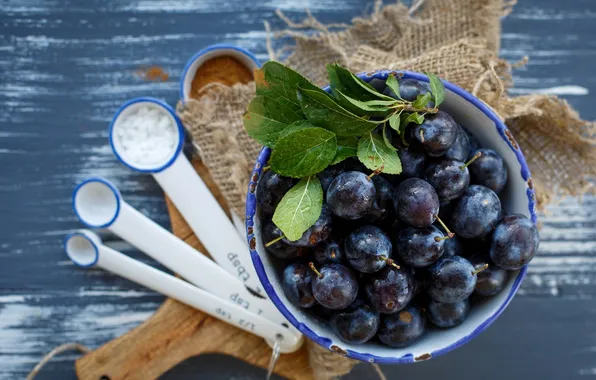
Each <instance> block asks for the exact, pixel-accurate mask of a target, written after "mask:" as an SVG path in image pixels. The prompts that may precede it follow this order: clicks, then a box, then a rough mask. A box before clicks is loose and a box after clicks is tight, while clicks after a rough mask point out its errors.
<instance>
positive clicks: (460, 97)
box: [246, 70, 536, 363]
mask: <svg viewBox="0 0 596 380" xmlns="http://www.w3.org/2000/svg"><path fill="white" fill-rule="evenodd" d="M390 73H393V74H399V75H401V74H403V77H404V78H413V79H417V80H420V81H424V82H428V77H427V76H426V75H423V74H420V73H415V72H409V71H388V70H383V71H376V72H373V73H367V74H359V75H358V76H359V77H360V78H362V79H363V80H365V81H366V82H369V83H370V84H371V85H373V86H374V87H377V88H380V87H383V86H384V82H385V79H386V78H387V75H389V74H390ZM444 84H445V101H444V103H443V104H441V109H442V110H444V111H446V112H448V113H449V114H451V116H453V118H454V119H455V120H456V121H457V122H458V123H459V124H461V125H463V126H464V127H466V128H467V129H468V130H469V131H470V132H471V133H472V135H474V137H476V138H477V139H478V141H479V142H480V144H481V146H483V147H485V148H491V149H494V150H495V151H496V152H497V153H499V154H500V155H501V157H503V159H504V160H505V162H506V163H507V168H508V174H509V182H508V184H507V187H506V188H505V189H504V190H503V192H502V193H501V194H500V198H501V199H502V200H503V204H504V207H505V209H506V210H507V211H508V212H510V213H520V214H523V215H526V216H528V217H529V218H531V219H532V221H533V222H534V223H536V212H535V194H534V189H533V186H532V179H531V177H530V171H529V169H528V165H527V164H526V160H525V158H524V155H523V153H522V151H521V150H520V148H519V145H518V144H517V142H516V141H515V139H514V138H513V136H512V134H511V132H510V131H509V130H508V129H507V127H506V126H505V124H503V122H502V121H501V119H500V118H499V116H498V115H497V114H496V113H495V112H494V111H493V110H492V109H491V108H489V107H488V106H487V105H486V104H485V103H483V102H482V101H481V100H479V99H477V98H476V97H474V96H472V95H471V94H470V93H468V92H466V91H465V90H463V89H461V88H460V87H458V86H456V85H454V84H452V83H449V82H446V81H444ZM325 91H327V92H329V91H330V90H329V87H326V88H325ZM269 155H270V149H269V148H264V149H263V150H262V151H261V153H260V155H259V157H258V159H257V162H256V164H255V167H254V171H253V173H252V176H251V182H250V184H249V189H248V195H247V203H246V218H247V220H246V225H247V238H248V242H249V246H250V248H251V249H250V253H251V258H252V260H253V264H254V266H255V268H256V271H257V274H258V276H259V279H260V280H261V283H262V284H263V288H264V289H265V291H266V292H267V295H268V296H269V298H270V299H271V301H272V302H273V303H274V304H275V306H276V307H277V308H278V309H279V311H280V312H281V313H282V314H283V315H284V316H285V317H286V318H287V319H288V321H289V322H290V323H291V324H293V325H294V326H295V327H296V328H297V329H298V330H299V331H300V332H302V333H303V334H304V335H306V336H307V337H308V338H310V339H311V340H313V341H314V342H316V343H318V344H319V345H321V346H323V347H325V348H327V349H330V350H332V351H335V352H338V353H341V354H343V355H345V356H347V357H349V358H352V359H356V360H361V361H366V362H371V363H372V362H376V363H411V362H417V361H422V360H427V359H430V358H433V357H436V356H439V355H442V354H445V353H447V352H449V351H451V350H453V349H455V348H457V347H459V346H461V345H463V344H465V343H467V342H469V341H470V340H472V339H473V338H475V337H476V336H478V334H480V333H481V332H482V331H484V330H485V329H486V328H487V327H488V326H489V325H490V324H491V323H493V322H494V321H495V320H496V319H497V318H498V317H499V315H500V314H501V313H502V312H503V311H504V310H505V308H506V307H507V305H508V304H509V302H511V300H512V298H513V296H514V295H515V293H516V292H517V290H518V288H519V286H520V284H521V282H522V280H523V278H524V276H525V274H526V269H527V268H526V267H524V268H522V269H521V270H519V271H517V272H513V273H512V274H511V275H510V276H509V280H508V282H507V284H506V285H505V287H504V289H503V290H502V291H501V292H500V293H499V294H497V295H495V296H493V297H491V298H488V299H486V300H483V301H481V302H480V303H479V304H475V306H474V307H472V311H471V313H470V315H469V316H468V318H467V319H466V321H465V322H464V323H463V324H461V325H459V326H457V327H454V328H451V329H448V330H440V331H439V330H427V332H426V333H425V334H424V335H423V336H422V338H421V339H420V340H418V341H417V342H416V343H414V344H412V345H410V346H408V347H406V348H401V349H396V348H391V347H387V346H383V345H381V344H380V343H375V342H374V341H371V342H368V343H365V344H363V345H352V344H346V343H344V342H342V341H341V340H339V339H338V338H337V337H336V336H335V334H334V333H333V331H332V330H331V329H330V328H329V327H328V326H325V325H323V324H321V323H320V322H319V321H318V320H317V319H315V317H313V316H310V315H308V311H306V312H305V310H302V309H299V308H297V307H295V306H294V305H292V304H291V303H290V302H289V301H288V300H287V299H286V297H285V295H284V292H283V290H282V287H281V282H280V274H281V270H280V268H279V267H278V266H279V263H277V262H275V261H274V260H272V259H271V258H269V256H268V254H267V253H266V252H265V249H264V247H263V241H262V239H261V234H260V230H261V221H260V220H259V217H258V213H257V202H256V188H257V182H258V178H259V176H260V174H261V170H262V168H263V167H264V166H266V165H267V161H268V159H269Z"/></svg>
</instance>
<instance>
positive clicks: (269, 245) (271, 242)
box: [265, 235, 285, 248]
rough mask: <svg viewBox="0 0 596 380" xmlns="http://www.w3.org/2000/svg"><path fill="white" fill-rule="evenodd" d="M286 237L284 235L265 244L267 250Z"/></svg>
mask: <svg viewBox="0 0 596 380" xmlns="http://www.w3.org/2000/svg"><path fill="white" fill-rule="evenodd" d="M284 237H285V236H284V235H281V236H280V237H278V238H275V239H273V240H271V241H270V242H269V243H267V244H265V248H269V247H271V246H272V245H273V244H275V243H277V242H278V241H280V240H281V239H283V238H284Z"/></svg>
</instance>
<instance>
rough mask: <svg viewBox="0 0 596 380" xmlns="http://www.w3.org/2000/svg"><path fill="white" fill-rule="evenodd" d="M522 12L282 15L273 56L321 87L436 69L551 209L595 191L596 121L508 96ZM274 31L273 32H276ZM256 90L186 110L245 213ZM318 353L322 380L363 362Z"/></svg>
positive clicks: (467, 1)
mask: <svg viewBox="0 0 596 380" xmlns="http://www.w3.org/2000/svg"><path fill="white" fill-rule="evenodd" d="M513 5H514V2H512V1H505V0H427V1H415V2H414V4H413V6H412V7H410V8H409V9H408V8H407V7H406V6H405V5H403V4H400V3H397V4H393V5H388V6H385V7H382V6H381V2H380V1H377V2H375V3H374V10H373V12H372V14H371V15H370V16H368V17H364V18H355V19H354V20H353V21H352V25H323V24H321V23H320V22H318V21H317V20H316V19H315V18H314V17H313V16H312V15H311V14H310V13H309V12H308V11H307V18H306V19H305V20H304V21H303V22H301V23H294V22H292V21H291V20H289V19H287V18H286V17H285V16H284V15H283V14H282V13H281V12H277V13H278V15H279V16H280V17H281V18H282V19H283V20H284V21H285V22H286V23H287V24H288V28H289V29H287V30H283V31H281V32H277V33H275V34H274V35H273V36H274V38H275V39H276V40H277V41H279V40H278V39H281V41H282V42H281V43H278V44H281V45H284V46H283V47H282V48H281V49H278V50H274V49H273V47H272V45H273V41H272V40H268V41H267V47H268V50H269V54H270V56H271V58H272V59H275V60H278V61H280V62H284V63H285V64H287V65H289V66H290V67H292V68H294V69H295V70H297V71H298V72H300V73H302V74H303V75H305V76H306V77H308V78H310V79H311V80H313V81H314V82H315V83H317V84H319V85H323V84H326V81H327V74H326V71H325V64H327V63H330V62H335V61H337V62H339V63H340V64H341V65H343V66H345V67H348V68H349V69H350V70H352V71H353V72H362V71H373V70H377V69H405V70H414V71H430V72H433V73H435V74H437V75H439V76H440V77H442V78H444V79H446V80H448V81H450V82H453V83H455V84H457V85H459V86H461V87H462V88H464V89H466V90H467V91H470V92H471V93H472V94H474V95H476V96H477V97H478V98H480V99H481V100H483V101H484V102H485V103H487V104H488V105H490V106H491V107H492V108H493V109H494V110H495V111H496V112H497V113H498V114H499V115H500V116H501V117H502V119H503V120H504V121H505V123H506V125H507V126H508V127H509V129H510V130H511V132H512V133H513V135H514V136H515V139H516V140H517V142H518V143H519V145H520V146H521V148H522V150H523V152H524V154H525V157H526V159H527V161H528V164H529V166H530V169H531V172H532V177H533V185H534V187H535V188H536V194H537V198H538V199H537V200H538V204H539V206H543V205H545V204H546V203H548V202H550V201H553V200H554V199H557V198H560V197H562V196H566V195H580V194H583V193H584V192H586V191H592V190H593V189H594V187H591V186H590V183H591V182H590V181H591V180H593V179H594V178H595V177H596V149H595V145H596V144H595V143H596V137H595V136H596V133H595V132H596V124H594V123H593V122H586V121H584V120H581V119H580V117H579V115H578V114H577V112H575V111H574V110H573V109H572V108H571V107H570V106H569V105H568V104H567V102H565V101H564V100H562V99H559V98H557V97H556V96H549V95H528V96H519V97H510V96H509V95H508V94H507V90H508V88H510V87H511V86H512V79H511V69H512V68H514V66H515V64H514V65H512V64H510V63H508V62H506V61H504V60H502V59H500V58H499V57H498V50H499V42H500V37H501V25H500V18H501V17H502V16H505V15H507V14H509V13H510V12H511V10H512V7H513ZM265 27H266V29H267V30H268V31H269V25H268V24H266V25H265ZM338 29H339V31H336V30H338ZM313 31H314V33H313ZM288 37H289V38H288ZM288 41H290V42H292V43H291V44H290V43H288ZM522 64H523V62H522ZM254 92H255V89H254V83H250V84H247V85H236V86H234V87H231V88H230V87H219V86H216V87H214V88H212V89H211V90H210V91H209V93H208V95H207V96H205V97H203V98H202V99H201V100H200V101H194V100H192V101H189V102H187V103H186V104H185V105H182V104H179V105H178V109H177V111H178V114H179V116H180V117H181V119H182V121H183V122H184V125H185V126H186V128H187V129H188V130H189V131H190V133H191V134H192V136H193V138H194V140H195V142H196V143H197V144H198V145H199V147H200V155H201V157H202V159H203V161H204V162H205V164H206V165H207V167H208V168H209V170H210V172H211V175H212V176H213V178H214V180H215V182H216V183H217V184H218V185H219V187H220V188H221V190H222V192H223V194H224V195H225V197H226V199H227V201H228V203H229V205H230V207H231V208H232V209H233V210H235V211H236V213H237V214H238V215H244V212H245V211H244V207H245V200H246V189H247V186H248V180H249V173H250V171H251V169H252V167H253V164H254V161H255V159H256V157H257V153H258V152H259V150H260V149H261V147H260V146H259V144H257V143H256V142H255V141H254V140H252V139H251V138H250V137H248V135H247V134H246V133H245V131H244V128H243V125H242V114H243V113H244V111H245V109H246V106H247V104H248V102H249V101H250V100H251V99H252V97H253V96H254ZM309 351H310V357H311V358H310V359H311V365H312V367H313V369H314V370H315V374H316V376H317V378H319V379H329V378H332V377H335V376H340V375H343V374H345V373H348V372H349V371H350V369H351V368H352V366H353V365H354V362H353V361H352V360H348V359H345V358H343V357H341V356H340V355H338V354H335V353H331V352H330V351H327V350H325V349H322V348H320V347H319V346H317V345H316V344H314V343H312V342H310V346H309Z"/></svg>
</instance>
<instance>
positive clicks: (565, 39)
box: [0, 0, 596, 380]
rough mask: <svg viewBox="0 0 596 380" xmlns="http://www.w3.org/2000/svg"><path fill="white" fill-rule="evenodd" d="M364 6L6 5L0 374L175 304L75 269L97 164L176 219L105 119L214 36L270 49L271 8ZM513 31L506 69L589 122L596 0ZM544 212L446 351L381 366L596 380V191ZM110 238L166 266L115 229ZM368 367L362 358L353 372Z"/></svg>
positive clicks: (510, 26)
mask: <svg viewBox="0 0 596 380" xmlns="http://www.w3.org/2000/svg"><path fill="white" fill-rule="evenodd" d="M408 1H409V0H408ZM385 3H388V1H385ZM371 5H372V0H317V1H312V0H311V1H301V0H255V1H250V2H247V1H244V0H223V1H220V0H202V1H193V0H169V1H167V2H165V1H163V0H117V1H116V0H88V1H69V0H51V1H50V0H4V1H0V25H1V26H2V33H1V34H0V109H2V111H3V112H0V172H1V173H2V175H1V176H0V215H1V216H2V218H0V380H14V379H24V378H25V376H26V374H27V373H28V372H29V371H30V370H31V369H32V368H33V366H34V365H35V363H36V362H37V361H39V359H40V358H41V357H42V356H43V355H44V354H46V353H47V352H49V351H50V350H51V349H52V348H54V347H56V346H57V345H60V344H62V343H66V342H71V341H76V342H80V343H82V344H84V345H86V346H89V347H91V348H96V347H99V346H101V345H102V344H104V343H105V342H108V341H110V340H112V339H115V338H117V337H118V336H121V335H123V334H125V333H126V332H128V331H131V330H132V329H134V328H135V327H138V326H139V325H141V324H142V323H143V322H144V321H146V320H147V319H148V318H150V317H151V315H152V314H153V313H154V312H155V310H156V309H157V308H158V307H159V306H160V305H161V304H162V303H163V302H164V297H163V296H161V295H159V294H156V293H155V292H152V291H150V290H148V289H145V288H143V287H141V286H139V285H137V284H134V283H132V282H130V281H127V280H125V279H122V278H119V277H117V276H114V275H112V274H110V273H107V272H104V271H101V270H90V271H88V270H82V269H79V268H76V267H75V266H74V265H72V263H71V262H70V261H69V260H68V259H67V258H66V256H65V254H64V252H63V249H62V240H63V237H64V235H65V234H67V233H70V232H72V231H74V230H76V229H79V228H81V227H82V226H81V225H80V223H79V222H78V221H77V219H76V218H75V217H74V215H73V213H72V205H71V199H70V195H71V193H72V190H73V188H74V186H75V185H76V184H77V183H78V182H79V181H81V180H82V179H85V178H87V177H89V176H92V175H100V176H104V177H106V178H108V179H109V180H111V181H113V182H114V183H115V184H117V186H118V187H119V188H120V190H121V192H122V195H123V197H124V199H126V201H127V202H129V203H130V204H131V205H133V206H134V207H135V208H138V209H139V210H141V212H143V213H144V214H145V215H147V216H149V217H150V218H151V219H153V220H154V221H156V222H157V223H159V224H160V225H162V226H164V227H166V228H169V226H170V221H169V218H168V212H167V208H166V204H165V202H164V198H163V194H162V192H161V189H160V188H159V186H158V185H157V184H156V183H155V181H153V180H152V178H151V177H150V176H147V175H145V174H140V173H136V172H133V171H130V170H128V169H126V168H124V167H123V166H122V165H121V164H120V163H119V162H118V161H117V160H116V159H115V157H114V156H113V154H112V151H111V149H110V148H109V146H108V143H107V128H108V124H109V122H110V120H111V118H112V116H113V114H114V112H115V111H116V110H117V108H118V107H119V106H120V104H122V103H123V102H124V101H126V100H127V99H130V98H133V97H137V96H153V97H157V98H160V99H164V100H165V101H167V102H168V103H169V104H171V105H175V104H176V102H177V100H178V89H179V84H178V82H179V79H180V73H181V72H182V68H183V67H184V65H185V63H186V61H187V60H188V59H189V58H190V57H191V56H192V55H193V54H195V53H196V52H197V51H198V50H199V49H200V48H202V47H205V46H208V45H210V44H213V43H221V42H225V43H230V44H234V45H238V46H241V47H243V48H245V49H248V50H250V51H252V52H253V53H255V54H256V56H257V57H258V58H259V59H260V60H262V61H265V60H267V54H266V49H265V32H264V28H263V21H268V22H269V23H270V24H271V26H272V28H273V29H274V30H278V29H281V28H283V27H284V23H283V22H282V21H280V20H279V19H278V18H277V17H276V15H275V13H274V10H275V9H277V8H279V9H281V10H283V11H284V12H285V13H286V14H287V15H288V17H290V18H291V19H292V20H296V21H298V20H300V19H301V18H302V17H304V8H305V7H308V8H310V10H311V11H312V13H313V14H314V16H315V17H317V18H319V19H320V20H321V21H322V22H325V23H327V22H345V23H349V22H350V20H351V19H352V18H353V17H356V16H361V15H364V14H366V13H370V10H371V9H372V6H371ZM502 30H503V35H502V41H501V42H502V44H501V46H502V50H501V55H502V56H503V57H504V58H505V59H507V60H510V61H512V62H514V61H517V60H519V59H520V58H522V57H523V56H525V55H527V56H529V58H530V60H529V63H528V65H526V66H525V67H524V68H522V69H518V70H515V71H514V72H513V75H514V80H515V89H514V90H513V91H512V93H513V94H526V93H536V92H550V93H559V94H561V95H562V96H563V97H565V99H566V100H567V101H569V103H570V104H571V105H572V106H573V107H575V108H576V109H577V110H578V111H579V113H580V114H581V115H582V117H583V118H585V119H587V120H593V119H596V107H594V106H593V103H594V96H593V94H594V93H595V92H596V75H595V74H594V59H595V58H596V40H595V39H594V35H595V34H596V7H595V4H594V0H574V1H560V0H524V1H518V4H517V5H516V6H515V7H514V11H513V13H512V14H511V15H510V16H508V17H506V18H504V19H503V28H502ZM143 65H145V66H150V65H159V66H161V67H163V68H165V69H166V71H168V73H169V74H170V79H169V80H168V81H167V82H146V81H144V80H142V79H140V78H138V77H137V76H136V75H135V72H136V71H137V70H138V68H139V66H143ZM570 175H573V173H570ZM540 221H541V222H542V223H543V226H544V228H543V230H542V231H541V239H542V241H541V245H540V252H539V254H538V255H537V257H536V258H535V260H534V261H533V262H532V264H531V265H530V268H529V271H528V272H529V273H528V277H527V278H526V280H525V281H524V283H523V285H522V288H521V289H520V292H519V293H518V295H517V296H516V298H515V299H514V301H513V302H512V304H511V305H510V306H509V307H508V308H507V310H506V311H505V313H504V314H503V315H502V316H501V317H499V319H498V320H497V321H496V322H495V324H494V325H493V326H492V327H491V328H489V329H488V331H486V332H484V333H483V334H481V335H480V336H479V337H478V338H476V339H474V340H473V341H472V342H470V343H468V344H466V345H464V346H463V347H461V348H459V349H457V350H455V351H453V352H452V353H450V354H449V355H446V356H444V357H439V358H436V359H433V360H430V361H427V362H424V363H419V364H417V365H413V366H383V370H384V371H385V373H386V374H387V376H388V378H391V379H437V378H440V379H445V380H451V379H454V380H456V379H462V378H469V377H470V374H482V375H481V376H482V378H483V379H484V380H501V379H505V378H506V379H512V380H526V379H545V380H550V379H553V380H559V379H573V380H583V379H586V378H590V377H595V376H596V365H595V363H596V343H595V342H596V333H594V332H595V331H596V322H595V321H596V315H595V314H594V313H595V308H594V306H593V305H594V299H595V298H596V198H594V197H587V198H586V199H584V200H583V203H582V202H579V201H578V200H576V199H568V200H565V201H563V202H562V203H560V204H558V205H554V206H552V207H551V208H550V209H549V210H548V213H547V214H545V215H541V216H540ZM102 237H103V238H104V241H105V242H106V244H108V245H109V246H111V247H113V248H115V249H118V250H121V251H123V252H125V253H126V254H128V255H130V256H131V257H133V258H135V259H137V260H141V261H142V262H145V263H147V264H149V265H153V266H155V267H158V268H160V269H162V270H166V271H167V269H165V268H163V267H162V266H160V265H159V263H156V262H155V261H153V260H151V259H150V258H149V257H147V256H145V255H143V254H142V253H140V252H138V251H136V250H135V249H133V248H131V247H130V246H129V245H128V244H126V243H124V242H122V241H121V240H119V239H117V238H116V237H114V236H113V235H110V234H105V233H102ZM512 342H516V343H515V344H512ZM75 359H76V355H68V354H66V355H63V356H60V357H59V358H56V359H55V360H53V361H52V363H50V364H49V365H48V366H47V367H46V368H44V370H43V371H42V372H41V374H40V375H39V376H38V379H37V380H65V379H74V378H75V374H74V365H73V363H74V360H75ZM503 363H507V365H503ZM263 372H264V371H262V370H261V369H256V368H253V367H251V366H248V365H242V363H239V362H238V361H237V360H235V359H232V358H231V357H227V356H223V355H201V356H199V357H195V358H191V359H188V360H186V361H185V362H184V363H182V364H181V365H179V366H177V367H175V368H174V369H172V370H171V371H168V372H167V373H165V374H164V375H163V376H162V380H182V379H197V378H201V379H203V378H205V379H209V380H224V379H225V380H230V379H234V380H249V379H250V380H253V379H254V380H257V379H258V380H261V379H262V378H263ZM369 378H372V375H371V374H370V372H368V370H367V369H366V366H362V367H357V368H356V369H355V370H354V371H353V372H352V373H351V374H350V375H347V376H345V379H346V380H361V379H369Z"/></svg>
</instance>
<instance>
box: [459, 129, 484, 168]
mask: <svg viewBox="0 0 596 380" xmlns="http://www.w3.org/2000/svg"><path fill="white" fill-rule="evenodd" d="M461 128H462V129H463V130H464V132H466V134H467V135H468V141H469V142H470V150H469V151H468V157H467V158H466V159H465V160H464V161H467V160H470V159H472V157H473V156H474V154H476V151H478V149H480V142H478V139H476V137H474V135H473V134H471V133H470V131H468V130H467V129H466V128H464V127H461Z"/></svg>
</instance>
